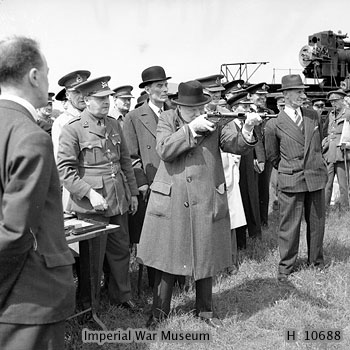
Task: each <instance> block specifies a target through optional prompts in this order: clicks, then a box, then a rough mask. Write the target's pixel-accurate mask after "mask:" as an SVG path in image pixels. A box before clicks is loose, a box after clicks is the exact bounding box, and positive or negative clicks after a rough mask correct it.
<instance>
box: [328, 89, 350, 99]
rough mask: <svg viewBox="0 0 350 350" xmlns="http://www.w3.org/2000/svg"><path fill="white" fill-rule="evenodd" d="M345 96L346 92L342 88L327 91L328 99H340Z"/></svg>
mask: <svg viewBox="0 0 350 350" xmlns="http://www.w3.org/2000/svg"><path fill="white" fill-rule="evenodd" d="M345 96H347V94H346V92H345V91H344V90H342V89H338V90H334V91H329V92H328V93H327V99H328V101H335V100H340V99H342V98H344V97H345Z"/></svg>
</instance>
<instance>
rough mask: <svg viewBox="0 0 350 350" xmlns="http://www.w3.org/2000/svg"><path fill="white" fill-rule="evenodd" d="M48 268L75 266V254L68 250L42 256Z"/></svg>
mask: <svg viewBox="0 0 350 350" xmlns="http://www.w3.org/2000/svg"><path fill="white" fill-rule="evenodd" d="M42 256H43V258H44V260H45V263H46V266H47V267H49V268H51V267H59V266H67V265H72V264H74V258H73V254H72V253H71V251H70V250H66V251H64V252H62V253H59V254H42Z"/></svg>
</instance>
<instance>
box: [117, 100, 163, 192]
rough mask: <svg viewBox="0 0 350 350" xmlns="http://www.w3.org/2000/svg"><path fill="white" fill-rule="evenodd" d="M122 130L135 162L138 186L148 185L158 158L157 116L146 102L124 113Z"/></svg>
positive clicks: (157, 164)
mask: <svg viewBox="0 0 350 350" xmlns="http://www.w3.org/2000/svg"><path fill="white" fill-rule="evenodd" d="M123 132H124V135H125V139H126V142H127V145H128V149H129V152H130V157H131V159H132V161H133V162H134V163H135V166H134V170H135V176H136V181H137V185H138V187H140V186H142V185H145V184H148V185H150V184H151V183H152V182H153V178H154V176H155V174H156V172H157V169H158V166H159V162H160V158H159V155H158V153H157V152H156V132H157V116H156V115H155V113H154V112H153V110H152V109H151V107H150V106H149V105H148V103H147V102H145V103H144V104H143V105H142V106H140V107H139V108H136V109H135V110H133V111H131V112H129V113H128V114H127V115H126V117H125V120H124V126H123Z"/></svg>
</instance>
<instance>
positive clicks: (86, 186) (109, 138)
mask: <svg viewBox="0 0 350 350" xmlns="http://www.w3.org/2000/svg"><path fill="white" fill-rule="evenodd" d="M109 80H110V77H109V76H104V77H100V78H96V79H92V80H90V81H86V82H84V83H81V84H79V85H78V86H76V89H77V91H79V92H80V93H81V94H82V96H84V101H85V103H86V109H85V110H84V111H83V112H82V113H81V115H80V116H79V117H77V118H74V119H73V120H71V121H70V122H68V124H66V125H65V126H64V127H63V129H62V133H61V137H60V144H59V150H58V155H57V167H58V170H59V173H60V178H61V181H62V182H63V185H64V186H65V188H66V189H67V190H68V191H69V192H70V200H69V202H68V209H69V210H70V211H72V212H75V213H76V214H77V215H78V218H80V219H85V218H89V219H94V220H97V221H100V222H104V223H111V224H117V225H119V226H120V230H119V232H117V233H112V234H108V237H101V246H102V249H105V251H106V259H107V261H108V264H109V267H110V276H109V283H108V294H109V298H110V302H111V303H113V304H117V305H119V306H121V307H124V308H128V309H135V305H134V304H133V302H132V301H131V287H130V277H129V260H130V252H129V232H128V213H129V212H130V213H131V214H135V212H136V211H137V197H136V196H137V195H138V189H137V185H136V180H135V176H134V172H133V169H132V165H131V159H130V156H129V152H128V149H127V146H126V142H125V139H124V136H123V133H122V130H121V127H120V125H119V123H118V122H117V121H116V120H115V119H114V118H113V117H110V116H108V110H109V103H110V102H109V96H110V95H113V94H114V91H112V90H110V88H109V87H108V81H109ZM106 243H107V246H106ZM82 292H84V289H83V288H82ZM82 298H83V295H82ZM83 301H84V300H83Z"/></svg>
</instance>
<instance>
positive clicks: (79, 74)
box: [58, 70, 91, 89]
mask: <svg viewBox="0 0 350 350" xmlns="http://www.w3.org/2000/svg"><path fill="white" fill-rule="evenodd" d="M90 74H91V73H90V71H88V70H76V71H74V72H71V73H68V74H66V75H65V76H63V77H62V78H61V79H60V80H59V81H58V85H59V86H64V87H65V88H66V89H74V87H75V86H77V85H79V84H81V83H83V82H84V81H86V80H87V79H88V78H89V76H90Z"/></svg>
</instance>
